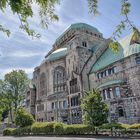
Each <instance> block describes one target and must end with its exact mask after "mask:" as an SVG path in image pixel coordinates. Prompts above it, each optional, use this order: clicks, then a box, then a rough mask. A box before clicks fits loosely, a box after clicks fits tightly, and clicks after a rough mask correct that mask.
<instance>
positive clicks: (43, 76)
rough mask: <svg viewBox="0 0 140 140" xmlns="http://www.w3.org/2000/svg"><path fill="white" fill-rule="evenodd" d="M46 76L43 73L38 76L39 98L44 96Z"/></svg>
mask: <svg viewBox="0 0 140 140" xmlns="http://www.w3.org/2000/svg"><path fill="white" fill-rule="evenodd" d="M46 88H47V87H46V75H45V73H44V72H43V73H42V74H41V75H40V96H43V95H45V92H46Z"/></svg>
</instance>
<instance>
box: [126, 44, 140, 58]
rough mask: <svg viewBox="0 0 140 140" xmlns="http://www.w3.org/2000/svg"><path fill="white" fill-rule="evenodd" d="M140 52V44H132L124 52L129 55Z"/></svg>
mask: <svg viewBox="0 0 140 140" xmlns="http://www.w3.org/2000/svg"><path fill="white" fill-rule="evenodd" d="M139 52H140V44H137V43H135V44H132V45H130V46H129V47H128V48H127V49H126V51H125V52H124V55H125V56H126V57H127V56H130V55H132V54H136V53H139Z"/></svg>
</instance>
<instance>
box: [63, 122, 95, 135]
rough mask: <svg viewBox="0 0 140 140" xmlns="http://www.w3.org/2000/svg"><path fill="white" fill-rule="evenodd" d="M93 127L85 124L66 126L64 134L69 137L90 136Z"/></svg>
mask: <svg viewBox="0 0 140 140" xmlns="http://www.w3.org/2000/svg"><path fill="white" fill-rule="evenodd" d="M93 130H94V129H93V127H91V126H88V125H84V124H74V125H65V126H64V134H67V135H80V134H89V133H91V132H93Z"/></svg>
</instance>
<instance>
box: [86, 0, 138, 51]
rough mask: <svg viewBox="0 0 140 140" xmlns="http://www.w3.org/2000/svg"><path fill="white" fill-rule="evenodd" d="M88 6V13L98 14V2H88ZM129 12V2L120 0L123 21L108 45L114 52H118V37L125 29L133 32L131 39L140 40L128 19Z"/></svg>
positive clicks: (136, 30) (133, 25) (91, 0)
mask: <svg viewBox="0 0 140 140" xmlns="http://www.w3.org/2000/svg"><path fill="white" fill-rule="evenodd" d="M88 4H89V11H90V13H93V14H94V15H99V14H100V12H99V11H98V4H99V0H88ZM130 11H131V3H130V2H129V0H121V11H120V14H121V15H122V16H123V20H122V21H121V22H120V23H119V24H118V25H117V27H116V30H115V31H114V32H113V34H112V36H111V37H110V43H109V47H111V48H112V49H113V50H115V51H118V50H119V45H120V44H119V43H118V39H119V38H120V35H121V34H122V32H123V31H124V30H125V29H126V28H128V29H131V30H132V31H133V32H134V34H133V38H137V37H138V38H140V32H139V30H138V28H137V27H136V26H135V24H134V23H133V21H131V20H130V19H129V14H130Z"/></svg>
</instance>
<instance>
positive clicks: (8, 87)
mask: <svg viewBox="0 0 140 140" xmlns="http://www.w3.org/2000/svg"><path fill="white" fill-rule="evenodd" d="M28 83H29V79H28V77H27V74H26V73H25V72H24V71H23V70H13V71H12V72H10V73H7V74H6V75H5V77H4V80H3V81H2V80H0V114H1V115H2V114H3V113H4V112H5V111H7V110H8V111H9V113H10V119H11V121H12V122H13V121H14V118H13V111H14V112H15V111H16V110H17V107H18V106H20V105H22V101H23V100H24V99H25V92H26V89H27V86H28Z"/></svg>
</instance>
